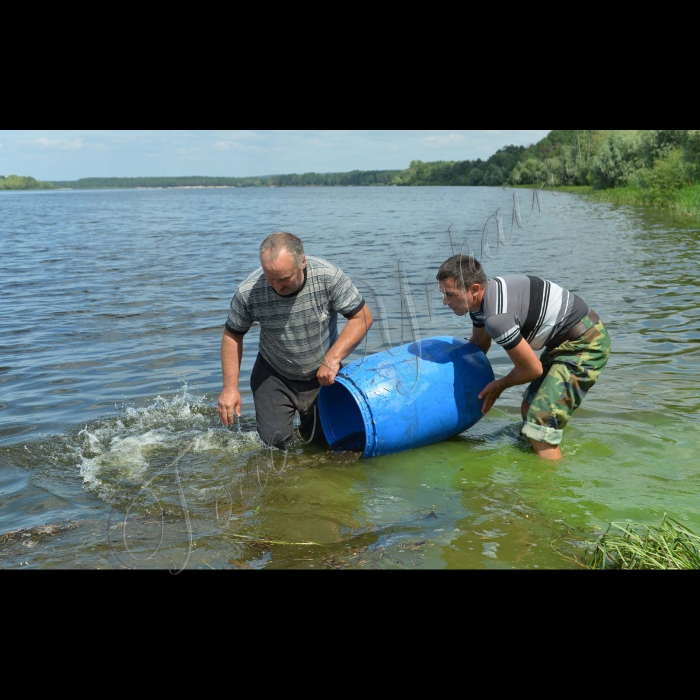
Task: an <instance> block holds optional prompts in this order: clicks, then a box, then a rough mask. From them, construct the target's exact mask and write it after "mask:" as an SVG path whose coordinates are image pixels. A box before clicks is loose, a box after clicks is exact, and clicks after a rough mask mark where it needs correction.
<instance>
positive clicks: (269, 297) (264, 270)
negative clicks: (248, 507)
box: [218, 232, 374, 449]
mask: <svg viewBox="0 0 700 700" xmlns="http://www.w3.org/2000/svg"><path fill="white" fill-rule="evenodd" d="M260 262H261V264H262V267H260V268H258V269H257V270H256V271H255V272H253V274H251V275H250V277H248V278H247V279H246V280H245V281H244V282H243V283H242V284H241V285H240V287H239V288H238V291H237V292H236V294H235V296H234V297H233V300H232V302H231V309H230V312H229V316H228V320H227V321H226V327H225V329H224V337H223V339H222V343H221V365H222V370H223V379H224V389H223V392H222V393H221V396H220V398H219V403H218V411H219V417H220V419H221V422H222V423H223V424H224V425H225V426H227V427H228V426H230V425H233V423H234V420H235V416H236V415H238V416H240V415H241V394H240V390H239V379H240V368H241V358H242V356H243V338H244V336H245V335H246V333H247V332H248V331H249V330H250V328H251V327H252V325H253V323H255V322H257V323H259V324H260V347H259V354H258V358H257V360H256V363H255V367H254V368H253V373H252V375H251V380H250V383H251V388H252V390H253V398H254V400H255V414H256V419H257V426H258V434H259V435H260V438H261V439H262V440H263V442H265V444H267V445H270V446H272V447H276V448H278V449H286V448H287V447H288V446H289V445H290V444H291V443H292V440H293V438H294V416H295V414H296V413H297V412H298V413H299V416H300V419H301V424H300V432H301V433H302V434H303V435H304V436H305V437H306V438H309V439H310V438H312V437H315V438H323V430H322V427H321V421H320V419H319V416H318V410H317V407H318V394H319V391H320V389H321V387H322V386H330V385H331V384H333V383H334V382H335V377H336V375H337V374H338V372H339V370H340V368H341V363H342V362H343V360H344V359H345V358H346V357H348V355H350V353H351V352H352V351H353V350H354V349H355V348H356V347H357V346H358V345H359V344H360V343H361V342H362V339H363V338H364V337H365V335H366V334H367V333H368V332H369V329H370V328H371V327H372V323H373V322H374V319H373V317H372V313H371V311H370V310H369V308H368V307H367V305H366V303H365V300H364V299H363V298H362V295H361V294H360V293H359V292H358V290H357V288H356V287H355V285H354V284H353V283H352V280H351V279H350V278H349V277H348V276H347V275H346V274H345V273H344V272H343V271H342V270H339V269H338V268H337V267H335V266H333V265H331V264H330V263H329V262H326V261H325V260H322V259H321V258H316V257H312V256H308V257H307V256H306V255H305V254H304V246H303V244H302V242H301V240H299V238H297V237H296V236H294V235H292V234H291V233H284V232H280V233H275V234H273V235H271V236H269V237H268V238H267V239H265V241H264V242H263V244H262V245H261V246H260ZM338 314H341V315H342V316H345V318H347V319H348V322H347V324H346V326H345V328H344V329H343V332H342V333H341V334H340V335H338Z"/></svg>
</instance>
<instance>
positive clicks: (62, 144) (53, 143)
mask: <svg viewBox="0 0 700 700" xmlns="http://www.w3.org/2000/svg"><path fill="white" fill-rule="evenodd" d="M20 143H22V144H24V145H27V146H38V147H39V148H53V149H56V150H59V151H79V150H80V149H82V147H83V140H82V139H74V140H73V141H66V140H55V139H46V138H41V139H35V140H34V141H21V142H20Z"/></svg>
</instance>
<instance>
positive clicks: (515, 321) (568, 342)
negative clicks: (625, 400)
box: [437, 255, 611, 460]
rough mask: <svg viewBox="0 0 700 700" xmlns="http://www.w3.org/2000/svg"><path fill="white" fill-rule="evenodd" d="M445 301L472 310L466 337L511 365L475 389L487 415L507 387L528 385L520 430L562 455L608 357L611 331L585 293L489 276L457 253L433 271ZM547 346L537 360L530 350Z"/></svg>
mask: <svg viewBox="0 0 700 700" xmlns="http://www.w3.org/2000/svg"><path fill="white" fill-rule="evenodd" d="M437 279H438V282H439V283H440V291H441V293H442V294H443V296H444V301H443V303H444V304H445V305H446V306H449V307H450V308H451V309H452V310H453V311H454V313H455V314H457V315H458V316H465V315H466V314H467V313H469V314H470V315H471V319H472V322H473V324H474V333H473V335H472V337H471V338H470V340H471V341H472V342H473V343H475V344H476V345H478V346H479V347H480V348H481V350H482V351H483V352H484V353H488V351H489V349H490V348H491V343H492V341H495V342H496V343H497V344H498V345H500V346H501V347H502V348H503V349H504V350H505V351H506V352H507V353H508V355H509V357H510V358H511V360H512V361H513V364H514V365H515V368H514V369H513V371H512V372H511V373H510V374H508V375H507V376H506V377H503V378H502V379H498V380H496V381H494V382H492V383H491V384H489V385H488V386H487V387H486V388H485V389H484V390H483V391H482V393H481V394H480V395H479V399H483V402H484V403H483V408H482V412H483V413H484V414H486V413H488V412H489V411H490V410H491V408H492V407H493V405H494V404H495V403H496V401H497V400H498V398H499V397H500V395H501V394H502V393H503V392H504V391H505V390H506V389H509V388H510V387H513V386H518V385H523V384H528V383H529V384H530V386H529V388H528V389H527V391H526V392H525V394H524V396H523V404H522V418H523V428H522V433H523V435H525V436H527V437H528V438H529V439H530V442H531V443H532V446H533V449H534V450H535V452H536V453H537V454H538V455H539V456H540V457H541V458H543V459H549V460H559V459H561V458H562V454H561V448H560V447H559V445H560V444H561V442H562V438H563V430H564V428H565V427H566V426H567V425H568V423H569V421H570V420H571V417H572V416H573V414H574V411H576V409H577V408H578V407H579V406H580V405H581V402H582V401H583V399H584V398H585V396H586V394H587V393H588V392H589V391H590V389H591V388H592V387H593V386H594V384H595V383H596V382H597V381H598V378H599V377H600V374H601V372H602V371H603V369H604V368H605V366H606V365H607V363H608V360H609V359H610V351H611V344H610V336H609V335H608V332H607V330H606V329H605V326H604V325H603V323H602V321H601V320H600V318H599V316H598V314H596V312H595V311H593V310H592V309H591V308H590V307H589V306H588V304H586V303H585V302H584V301H583V299H581V298H580V297H578V296H577V295H575V294H572V293H571V292H569V291H567V290H566V289H563V288H562V287H560V286H558V285H556V284H554V283H553V282H550V281H549V280H544V279H541V278H539V277H529V276H526V275H506V276H504V277H495V278H493V279H488V278H487V277H486V273H485V272H484V269H483V267H482V266H481V264H480V263H479V262H477V261H476V260H475V259H474V258H473V257H471V256H466V255H456V256H454V257H452V258H450V259H449V260H448V261H447V262H445V264H444V265H443V266H442V267H441V268H440V271H439V272H438V275H437ZM539 350H544V351H543V352H542V355H541V356H540V357H539V358H538V357H537V355H536V354H535V353H536V352H537V351H539Z"/></svg>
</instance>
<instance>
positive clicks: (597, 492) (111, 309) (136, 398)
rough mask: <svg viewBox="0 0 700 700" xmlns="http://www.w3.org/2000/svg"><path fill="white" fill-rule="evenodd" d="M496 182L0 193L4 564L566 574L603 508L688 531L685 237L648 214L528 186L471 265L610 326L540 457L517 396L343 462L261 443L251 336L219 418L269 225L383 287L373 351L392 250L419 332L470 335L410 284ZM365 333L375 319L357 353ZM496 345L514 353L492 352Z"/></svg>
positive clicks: (391, 287) (696, 510) (690, 476)
mask: <svg viewBox="0 0 700 700" xmlns="http://www.w3.org/2000/svg"><path fill="white" fill-rule="evenodd" d="M510 196H511V195H510V194H508V193H504V192H503V191H502V190H500V189H486V188H476V189H472V188H444V189H443V188H416V189H413V188H410V189H403V188H387V189H382V188H376V189H375V188H371V189H354V188H348V189H337V190H336V189H328V190H325V189H321V190H316V189H313V190H302V189H299V190H294V189H290V190H211V191H208V190H197V191H167V190H166V191H154V192H150V191H124V192H85V193H80V192H54V193H49V192H47V193H12V194H6V193H3V194H2V195H1V196H0V253H1V255H0V293H1V294H2V296H3V311H2V314H1V315H0V567H5V568H21V567H33V568H108V569H114V568H151V567H153V568H167V569H171V570H173V571H180V570H182V569H184V568H204V569H206V568H239V567H240V568H261V569H270V568H290V569H293V568H324V567H328V568H337V569H344V568H350V569H355V568H368V569H370V568H380V569H389V568H397V569H412V568H437V569H445V568H538V567H539V568H573V567H574V566H576V565H575V564H574V563H573V562H572V558H573V557H576V556H579V555H580V554H581V553H582V552H583V551H584V548H585V546H587V544H588V543H590V542H591V538H593V537H594V536H595V533H596V532H599V531H600V530H601V529H604V528H605V527H606V526H607V524H608V523H609V522H612V521H635V522H644V523H648V524H650V525H658V524H659V523H660V522H661V519H662V517H663V514H664V513H668V514H669V515H671V516H672V517H675V518H676V519H678V520H681V521H684V522H686V523H687V524H688V526H689V527H691V529H693V528H694V529H695V530H696V531H698V532H700V507H699V506H698V502H699V500H698V494H699V493H700V471H699V470H698V469H697V454H698V450H699V449H700V438H698V430H697V423H698V410H699V409H700V380H699V379H698V377H699V376H700V366H699V365H700V333H699V332H698V331H697V328H698V327H700V323H698V321H699V316H700V311H699V309H700V303H698V302H699V301H700V284H699V283H698V278H697V275H696V272H695V271H696V270H697V268H698V262H699V258H700V250H699V245H698V230H697V228H694V227H692V226H690V225H687V224H682V223H679V222H678V221H675V220H673V219H670V218H668V217H667V216H666V215H663V214H659V213H657V212H646V211H644V212H640V211H637V210H632V209H627V208H616V207H613V206H611V205H606V204H592V203H589V202H587V201H585V200H584V199H581V198H578V197H576V196H571V195H560V196H558V197H556V198H555V197H553V196H552V195H551V194H549V195H546V197H545V198H543V211H542V212H541V213H539V212H537V211H536V212H535V214H534V216H533V223H532V225H531V226H530V227H529V228H528V229H526V230H519V229H516V231H515V234H514V237H513V241H512V242H511V244H510V245H509V246H507V247H503V246H501V247H500V248H499V249H498V253H497V255H496V257H495V258H494V259H493V260H488V259H487V260H484V263H485V265H486V267H487V272H489V274H490V275H492V276H494V275H496V274H508V273H516V272H523V273H526V274H538V275H542V276H544V277H547V278H549V279H552V280H554V281H557V282H558V283H560V284H562V285H563V286H565V287H568V288H569V289H571V290H572V291H574V292H575V293H577V294H580V295H581V296H583V298H584V299H586V300H587V301H588V302H589V303H590V304H591V305H592V306H593V307H594V308H595V309H596V310H597V311H598V313H599V314H600V315H601V317H602V318H603V320H604V322H605V323H606V325H607V327H608V329H609V330H610V333H611V337H612V340H613V348H614V350H613V357H612V359H611V361H610V364H609V365H608V368H607V369H606V371H605V373H604V374H603V376H602V378H601V380H600V382H599V384H598V385H597V386H596V387H595V389H594V390H593V391H592V392H591V393H590V395H589V396H588V398H587V399H586V401H585V402H584V405H583V407H582V408H581V409H580V411H579V412H578V413H577V414H576V416H575V418H574V420H573V421H572V423H571V425H570V427H569V428H568V429H567V432H566V438H565V443H564V445H563V452H564V456H565V460H564V461H563V462H562V463H561V464H558V465H549V464H543V463H541V462H540V461H539V460H537V459H536V458H535V457H534V456H533V455H532V452H531V449H530V448H529V445H528V444H527V441H524V440H523V439H522V438H521V436H520V435H519V427H520V420H519V406H520V393H521V392H519V391H518V390H517V389H513V390H511V391H509V392H506V394H504V396H503V397H502V399H501V401H499V403H498V404H497V406H496V408H494V410H493V411H492V412H491V413H490V414H489V415H488V416H487V417H486V418H485V419H484V420H482V421H481V422H480V423H479V424H478V425H477V426H475V427H474V428H472V429H471V430H470V431H468V432H467V433H465V434H464V435H462V436H459V437H458V438H455V439H453V440H449V441H446V442H444V443H440V444H437V445H432V446H430V447H426V448H423V449H419V450H414V451H411V452H407V453H403V454H400V455H391V456H386V457H380V458H377V459H373V460H362V459H361V458H360V456H359V455H358V454H357V452H356V451H355V448H356V445H355V444H354V443H351V444H347V445H342V446H340V448H341V449H338V448H337V449H336V451H335V452H332V451H328V450H324V449H323V448H321V447H319V446H317V445H313V444H312V445H304V444H303V442H302V441H301V440H299V443H298V444H297V446H296V447H295V448H294V449H292V450H291V451H290V452H289V453H288V454H286V455H285V454H284V453H281V452H277V451H271V450H267V449H265V448H264V446H263V445H261V443H260V441H259V440H258V438H257V435H256V433H255V419H254V411H253V403H252V396H251V394H250V392H249V391H248V390H247V378H248V377H249V374H250V371H251V369H252V363H253V361H254V359H255V345H256V343H257V332H256V331H255V330H254V331H252V332H251V334H250V336H249V337H248V338H247V339H246V349H245V355H244V365H243V374H244V382H243V386H244V387H246V393H245V394H244V416H243V419H242V420H241V422H240V425H238V426H236V427H235V428H233V429H230V430H226V429H224V428H222V427H221V426H220V424H219V423H218V421H217V415H216V408H215V404H216V397H217V396H218V392H219V388H220V381H221V380H220V366H219V357H218V352H219V342H220V336H221V327H222V325H223V322H224V320H225V318H226V313H227V308H228V304H229V302H230V298H231V295H232V294H233V291H234V290H235V286H236V283H237V281H240V280H241V279H243V278H244V277H245V276H246V275H247V274H248V273H249V272H250V271H251V270H252V269H253V268H254V267H255V265H256V253H257V246H258V245H259V242H260V240H261V239H262V237H264V235H266V234H267V233H270V232H272V231H274V230H290V231H293V232H295V233H298V234H299V235H300V236H301V237H302V238H303V239H304V241H305V243H306V246H307V251H308V252H309V253H312V254H316V255H321V256H325V257H327V258H329V259H330V260H332V261H333V262H336V263H337V264H338V265H340V266H341V267H342V268H343V269H344V270H346V271H347V272H348V273H349V274H350V275H351V276H352V277H353V278H354V279H355V280H356V282H357V284H358V286H359V287H360V289H361V290H362V291H363V292H364V293H365V294H366V296H367V299H368V302H369V303H370V304H373V303H376V302H375V300H374V292H377V293H379V294H381V299H382V301H383V304H384V305H385V308H386V316H387V317H386V324H387V329H388V331H389V336H390V341H389V342H390V343H391V344H392V345H393V344H396V345H399V344H400V341H401V339H402V327H401V309H402V303H401V299H400V295H399V290H400V284H402V282H401V280H400V279H399V278H400V275H399V274H398V272H397V271H398V265H397V263H398V260H399V259H401V260H402V268H403V269H404V270H405V272H406V279H407V280H408V281H409V282H410V284H411V291H412V298H413V303H414V304H415V307H416V311H417V317H418V321H419V326H420V333H421V337H424V338H425V337H430V336H438V335H440V336H442V335H454V336H455V337H465V336H468V335H469V333H470V331H471V328H470V326H469V324H468V323H467V322H466V320H464V319H457V318H456V317H455V316H453V315H451V313H450V312H448V311H446V310H444V309H441V305H440V298H439V296H438V295H437V294H434V288H432V289H431V286H432V280H434V275H435V272H436V270H437V268H438V267H439V265H440V264H441V263H442V262H443V261H444V260H445V259H446V257H448V256H449V255H450V254H451V249H450V240H449V236H448V234H447V229H448V227H449V226H450V224H453V223H454V224H455V225H454V226H453V228H452V232H453V236H454V238H455V242H456V243H457V241H459V243H458V244H459V245H461V243H462V242H463V241H464V240H468V241H470V242H471V244H472V246H473V247H477V244H478V241H479V237H480V235H481V231H482V229H483V225H484V223H485V221H486V219H487V218H488V216H490V215H491V214H492V213H493V212H494V211H495V210H496V209H497V208H498V207H499V206H508V202H509V201H510ZM523 201H526V200H525V199H523ZM525 214H527V211H525V212H524V218H525V219H526V218H527V217H526V216H525ZM490 248H491V252H492V254H493V253H495V251H496V246H495V244H494V243H493V242H492V245H491V247H490ZM404 282H405V280H404ZM426 282H427V284H426ZM428 301H430V303H431V304H432V310H431V309H429V308H428ZM403 333H404V337H403V341H402V342H406V341H407V340H408V339H409V334H410V333H411V330H410V329H409V328H408V326H406V327H405V328H404V330H403ZM385 336H386V334H385ZM382 349H385V346H384V345H383V339H382V333H381V326H380V325H379V324H378V325H377V326H376V327H375V328H374V329H373V330H372V332H371V334H370V338H369V341H368V351H369V352H377V351H380V350H382ZM363 352H364V348H360V349H359V350H358V352H357V353H356V355H355V356H354V357H353V358H351V359H359V358H360V357H362V354H363ZM491 361H492V363H493V365H494V369H495V371H496V374H497V375H498V376H502V375H503V374H505V373H506V372H507V371H509V362H508V358H507V356H506V355H505V353H503V352H502V351H501V350H500V349H497V348H496V349H494V350H492V352H491ZM362 442H364V440H362ZM360 449H361V448H360Z"/></svg>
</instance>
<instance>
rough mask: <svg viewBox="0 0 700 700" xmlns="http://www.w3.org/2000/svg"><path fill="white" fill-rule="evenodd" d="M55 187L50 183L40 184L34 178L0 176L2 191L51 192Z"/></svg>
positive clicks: (0, 188)
mask: <svg viewBox="0 0 700 700" xmlns="http://www.w3.org/2000/svg"><path fill="white" fill-rule="evenodd" d="M50 189H53V185H52V184H50V183H48V182H39V181H38V180H35V179H34V178H33V177H22V176H21V175H10V176H9V177H5V176H4V175H0V190H50Z"/></svg>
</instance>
